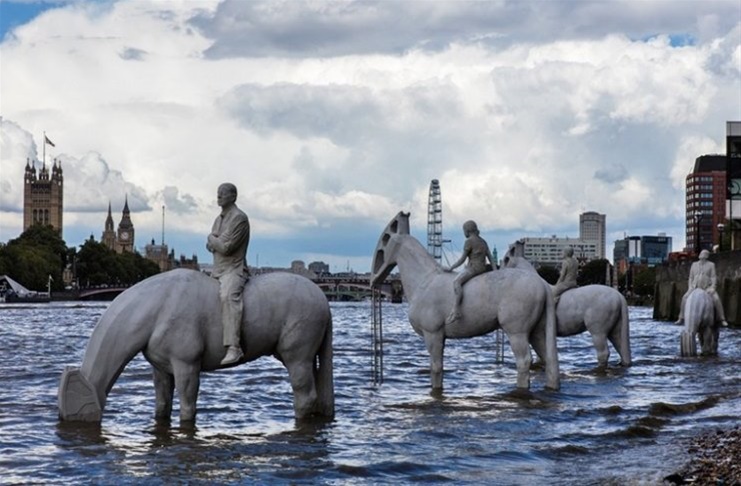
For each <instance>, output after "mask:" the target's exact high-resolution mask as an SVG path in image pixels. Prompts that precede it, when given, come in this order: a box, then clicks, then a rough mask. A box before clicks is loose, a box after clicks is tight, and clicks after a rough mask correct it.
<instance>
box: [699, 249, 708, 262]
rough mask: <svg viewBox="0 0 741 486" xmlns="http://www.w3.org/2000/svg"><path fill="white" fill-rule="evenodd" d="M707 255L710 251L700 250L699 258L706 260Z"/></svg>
mask: <svg viewBox="0 0 741 486" xmlns="http://www.w3.org/2000/svg"><path fill="white" fill-rule="evenodd" d="M709 256H710V252H709V251H707V250H702V251H701V252H700V260H707V259H708V257H709Z"/></svg>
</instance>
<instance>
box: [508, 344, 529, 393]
mask: <svg viewBox="0 0 741 486" xmlns="http://www.w3.org/2000/svg"><path fill="white" fill-rule="evenodd" d="M509 344H510V346H511V347H512V354H514V355H515V361H516V363H517V388H525V389H529V388H530V363H531V362H532V359H533V358H532V356H531V355H530V344H529V343H528V339H527V334H510V335H509Z"/></svg>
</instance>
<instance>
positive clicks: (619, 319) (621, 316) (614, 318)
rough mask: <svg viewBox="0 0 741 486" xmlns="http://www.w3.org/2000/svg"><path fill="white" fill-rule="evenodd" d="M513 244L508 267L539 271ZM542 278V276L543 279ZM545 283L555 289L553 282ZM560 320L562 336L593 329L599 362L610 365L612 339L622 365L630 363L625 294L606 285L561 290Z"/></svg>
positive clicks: (557, 311) (593, 338) (506, 265)
mask: <svg viewBox="0 0 741 486" xmlns="http://www.w3.org/2000/svg"><path fill="white" fill-rule="evenodd" d="M516 248H517V246H516V245H515V246H513V247H512V248H510V250H509V251H508V252H507V254H506V255H505V257H504V260H503V263H504V266H505V267H506V268H521V269H524V270H527V271H530V272H533V273H535V274H537V271H536V270H535V267H533V266H532V264H531V263H530V262H529V261H527V260H526V259H525V257H522V256H518V255H517V254H516V252H517V250H516ZM541 280H542V279H541ZM543 283H544V284H545V285H546V286H547V287H548V291H549V292H550V291H551V285H549V284H548V282H546V281H545V280H543ZM556 322H557V325H558V327H557V329H558V331H557V334H558V337H567V336H575V335H577V334H581V333H583V332H584V331H589V334H591V336H592V343H593V344H594V347H595V349H596V350H597V366H598V368H600V369H602V368H605V367H607V362H608V359H609V357H610V349H609V347H608V346H607V341H608V340H609V341H610V342H611V343H612V345H613V346H614V347H615V350H616V351H617V352H618V354H619V355H620V365H622V366H630V364H631V354H630V329H629V323H628V322H629V321H628V303H627V302H626V301H625V297H623V295H622V294H621V293H620V292H618V291H617V290H615V289H613V288H612V287H607V286H605V285H585V286H583V287H576V288H573V289H569V290H567V291H566V292H564V293H563V294H561V296H560V298H559V301H558V303H557V304H556Z"/></svg>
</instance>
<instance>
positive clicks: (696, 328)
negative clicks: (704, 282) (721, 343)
mask: <svg viewBox="0 0 741 486" xmlns="http://www.w3.org/2000/svg"><path fill="white" fill-rule="evenodd" d="M719 334H720V326H718V323H717V322H716V321H715V304H714V303H713V298H712V297H711V296H710V294H708V293H707V291H705V290H703V289H701V288H696V289H694V290H693V291H692V292H690V294H689V295H688V296H687V300H686V302H685V304H684V330H683V331H682V334H681V336H680V353H681V355H682V356H697V344H696V342H695V336H697V337H698V338H699V340H700V346H701V347H702V348H701V350H702V354H703V355H704V356H709V355H716V354H718V335H719Z"/></svg>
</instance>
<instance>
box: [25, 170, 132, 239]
mask: <svg viewBox="0 0 741 486" xmlns="http://www.w3.org/2000/svg"><path fill="white" fill-rule="evenodd" d="M36 162H38V161H36ZM63 215H64V172H63V171H62V162H61V161H59V160H57V159H54V161H53V162H52V166H51V171H50V170H49V169H48V168H47V167H46V163H45V162H44V163H43V164H42V165H41V169H38V170H37V169H36V163H32V162H31V160H30V159H26V170H25V171H24V176H23V231H26V230H27V229H28V228H30V227H31V226H33V225H34V224H42V225H51V227H52V228H54V229H55V230H57V231H58V232H59V236H62V231H63V229H64V219H63ZM101 242H103V244H105V245H106V246H107V247H108V248H110V249H111V250H115V251H116V252H117V253H123V252H125V251H127V252H134V224H133V223H132V222H131V212H130V211H129V201H128V198H126V202H125V203H124V208H123V214H122V216H121V222H120V223H119V224H118V229H117V230H114V229H113V217H112V215H111V204H110V203H108V217H107V218H106V221H105V227H104V230H103V236H102V237H101Z"/></svg>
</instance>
